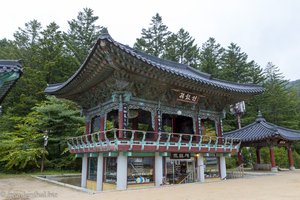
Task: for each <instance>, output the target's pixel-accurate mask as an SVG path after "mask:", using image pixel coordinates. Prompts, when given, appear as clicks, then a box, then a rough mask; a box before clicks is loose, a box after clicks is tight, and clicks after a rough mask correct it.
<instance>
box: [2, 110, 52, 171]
mask: <svg viewBox="0 0 300 200" xmlns="http://www.w3.org/2000/svg"><path fill="white" fill-rule="evenodd" d="M35 114H36V113H31V114H29V115H28V116H26V117H13V120H15V121H17V122H18V124H17V125H16V131H15V132H5V133H2V134H0V158H1V159H0V163H1V165H0V166H4V167H5V169H6V170H11V169H14V170H24V169H25V170H26V169H27V170H28V169H30V168H36V167H39V159H40V158H41V157H42V155H43V154H47V153H48V152H47V151H46V150H45V149H44V148H43V145H42V137H43V136H42V134H41V133H40V132H39V130H38V129H37V124H38V123H39V122H38V119H37V118H36V117H34V115H35Z"/></svg>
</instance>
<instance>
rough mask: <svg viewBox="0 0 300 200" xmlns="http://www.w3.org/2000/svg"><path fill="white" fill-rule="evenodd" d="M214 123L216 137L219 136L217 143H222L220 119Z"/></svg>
mask: <svg viewBox="0 0 300 200" xmlns="http://www.w3.org/2000/svg"><path fill="white" fill-rule="evenodd" d="M216 123H217V130H218V137H219V141H218V143H219V144H223V140H222V136H223V133H222V124H221V121H216Z"/></svg>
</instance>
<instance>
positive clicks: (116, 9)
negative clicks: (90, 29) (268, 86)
mask: <svg viewBox="0 0 300 200" xmlns="http://www.w3.org/2000/svg"><path fill="white" fill-rule="evenodd" d="M84 7H89V8H92V9H93V10H94V14H95V15H97V16H99V20H98V23H99V25H102V26H105V27H107V28H108V30H109V33H110V35H111V36H112V37H113V38H114V39H115V40H116V41H118V42H121V43H123V44H128V45H130V46H132V45H133V43H134V42H135V39H136V38H138V37H140V36H141V30H142V28H148V27H149V23H150V20H151V18H152V16H154V15H155V14H156V13H159V14H160V15H161V16H162V18H163V22H164V24H166V25H167V26H168V27H169V30H170V31H172V32H177V31H178V30H179V29H180V28H184V29H185V30H186V31H188V32H189V33H190V34H191V36H193V37H194V38H195V39H196V42H197V44H198V45H201V44H202V43H204V42H205V41H206V40H207V39H208V38H209V37H214V38H215V39H216V40H217V42H218V43H220V44H221V45H222V46H223V47H227V46H228V45H229V44H230V43H231V42H234V43H237V44H238V45H239V46H240V47H241V48H242V51H244V52H246V53H247V54H248V56H249V60H255V61H256V62H257V63H258V64H259V65H260V66H262V67H265V66H266V64H267V62H272V63H273V64H275V65H277V66H278V67H279V68H280V70H281V72H282V73H283V75H284V76H285V78H286V79H289V80H296V79H300V67H299V58H300V1H298V0H206V1H204V0H181V1H179V0H118V1H117V0H24V1H23V0H2V1H1V12H0V27H1V28H0V39H3V38H8V39H13V33H14V32H15V31H16V30H17V29H18V27H21V28H23V27H24V24H25V23H26V22H28V21H30V20H32V19H37V20H38V21H39V22H41V23H42V25H43V27H45V26H46V25H48V24H49V23H50V22H52V21H55V22H56V23H57V24H58V25H59V26H60V27H61V30H62V31H66V30H67V29H68V24H67V21H68V20H71V19H73V18H76V16H77V14H78V12H79V11H82V10H83V8H84Z"/></svg>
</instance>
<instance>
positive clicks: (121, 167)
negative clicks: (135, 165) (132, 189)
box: [117, 152, 127, 190]
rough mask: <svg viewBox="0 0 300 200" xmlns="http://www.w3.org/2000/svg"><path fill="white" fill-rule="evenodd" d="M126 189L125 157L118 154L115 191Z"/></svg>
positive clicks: (121, 153)
mask: <svg viewBox="0 0 300 200" xmlns="http://www.w3.org/2000/svg"><path fill="white" fill-rule="evenodd" d="M126 188H127V155H123V152H120V153H119V156H118V158H117V190H126Z"/></svg>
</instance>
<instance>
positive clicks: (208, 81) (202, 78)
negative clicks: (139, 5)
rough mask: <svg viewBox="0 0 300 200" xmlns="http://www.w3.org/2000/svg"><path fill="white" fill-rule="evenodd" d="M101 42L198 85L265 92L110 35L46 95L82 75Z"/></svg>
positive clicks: (97, 43) (48, 89)
mask: <svg viewBox="0 0 300 200" xmlns="http://www.w3.org/2000/svg"><path fill="white" fill-rule="evenodd" d="M101 41H107V42H109V43H111V44H113V45H114V46H115V47H117V48H119V49H120V50H122V51H124V52H126V53H127V54H129V55H130V56H133V57H134V58H136V59H138V60H141V61H142V62H144V63H146V64H148V65H151V66H153V67H156V68H157V69H159V70H162V71H166V72H168V73H172V74H175V75H176V76H181V77H184V78H186V79H190V80H193V81H196V82H198V83H201V84H204V85H207V86H210V87H213V88H216V89H221V90H225V91H229V92H235V93H245V94H252V95H255V94H259V93H262V92H264V88H263V87H262V86H258V85H253V84H239V83H233V82H229V81H224V80H219V79H214V78H212V77H211V75H209V74H206V73H203V72H200V71H198V70H196V69H194V68H192V67H190V66H188V65H185V64H180V63H176V62H173V61H168V60H163V59H160V58H158V57H155V56H151V55H148V54H146V53H144V52H140V51H138V50H135V49H132V48H131V47H128V46H125V45H123V44H121V43H118V42H116V41H115V40H113V39H112V38H111V37H110V35H109V34H104V35H101V36H100V37H99V38H98V40H97V42H96V43H95V44H94V46H93V48H92V50H91V51H90V53H89V55H88V56H87V58H86V60H85V61H84V62H83V64H82V65H81V67H80V68H79V69H78V70H77V71H76V72H75V73H74V74H73V75H72V76H71V77H70V78H69V79H68V80H67V81H66V82H64V83H59V84H50V85H49V86H48V87H47V88H46V89H45V92H46V93H56V92H58V91H59V90H61V89H63V88H65V87H67V85H68V84H69V83H70V82H72V81H73V80H74V79H75V78H76V77H77V75H78V74H79V73H81V71H82V69H83V68H84V67H85V66H86V65H87V64H88V61H89V59H90V58H91V57H92V56H93V54H94V51H95V50H96V49H97V46H98V45H99V44H100V42H101Z"/></svg>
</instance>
